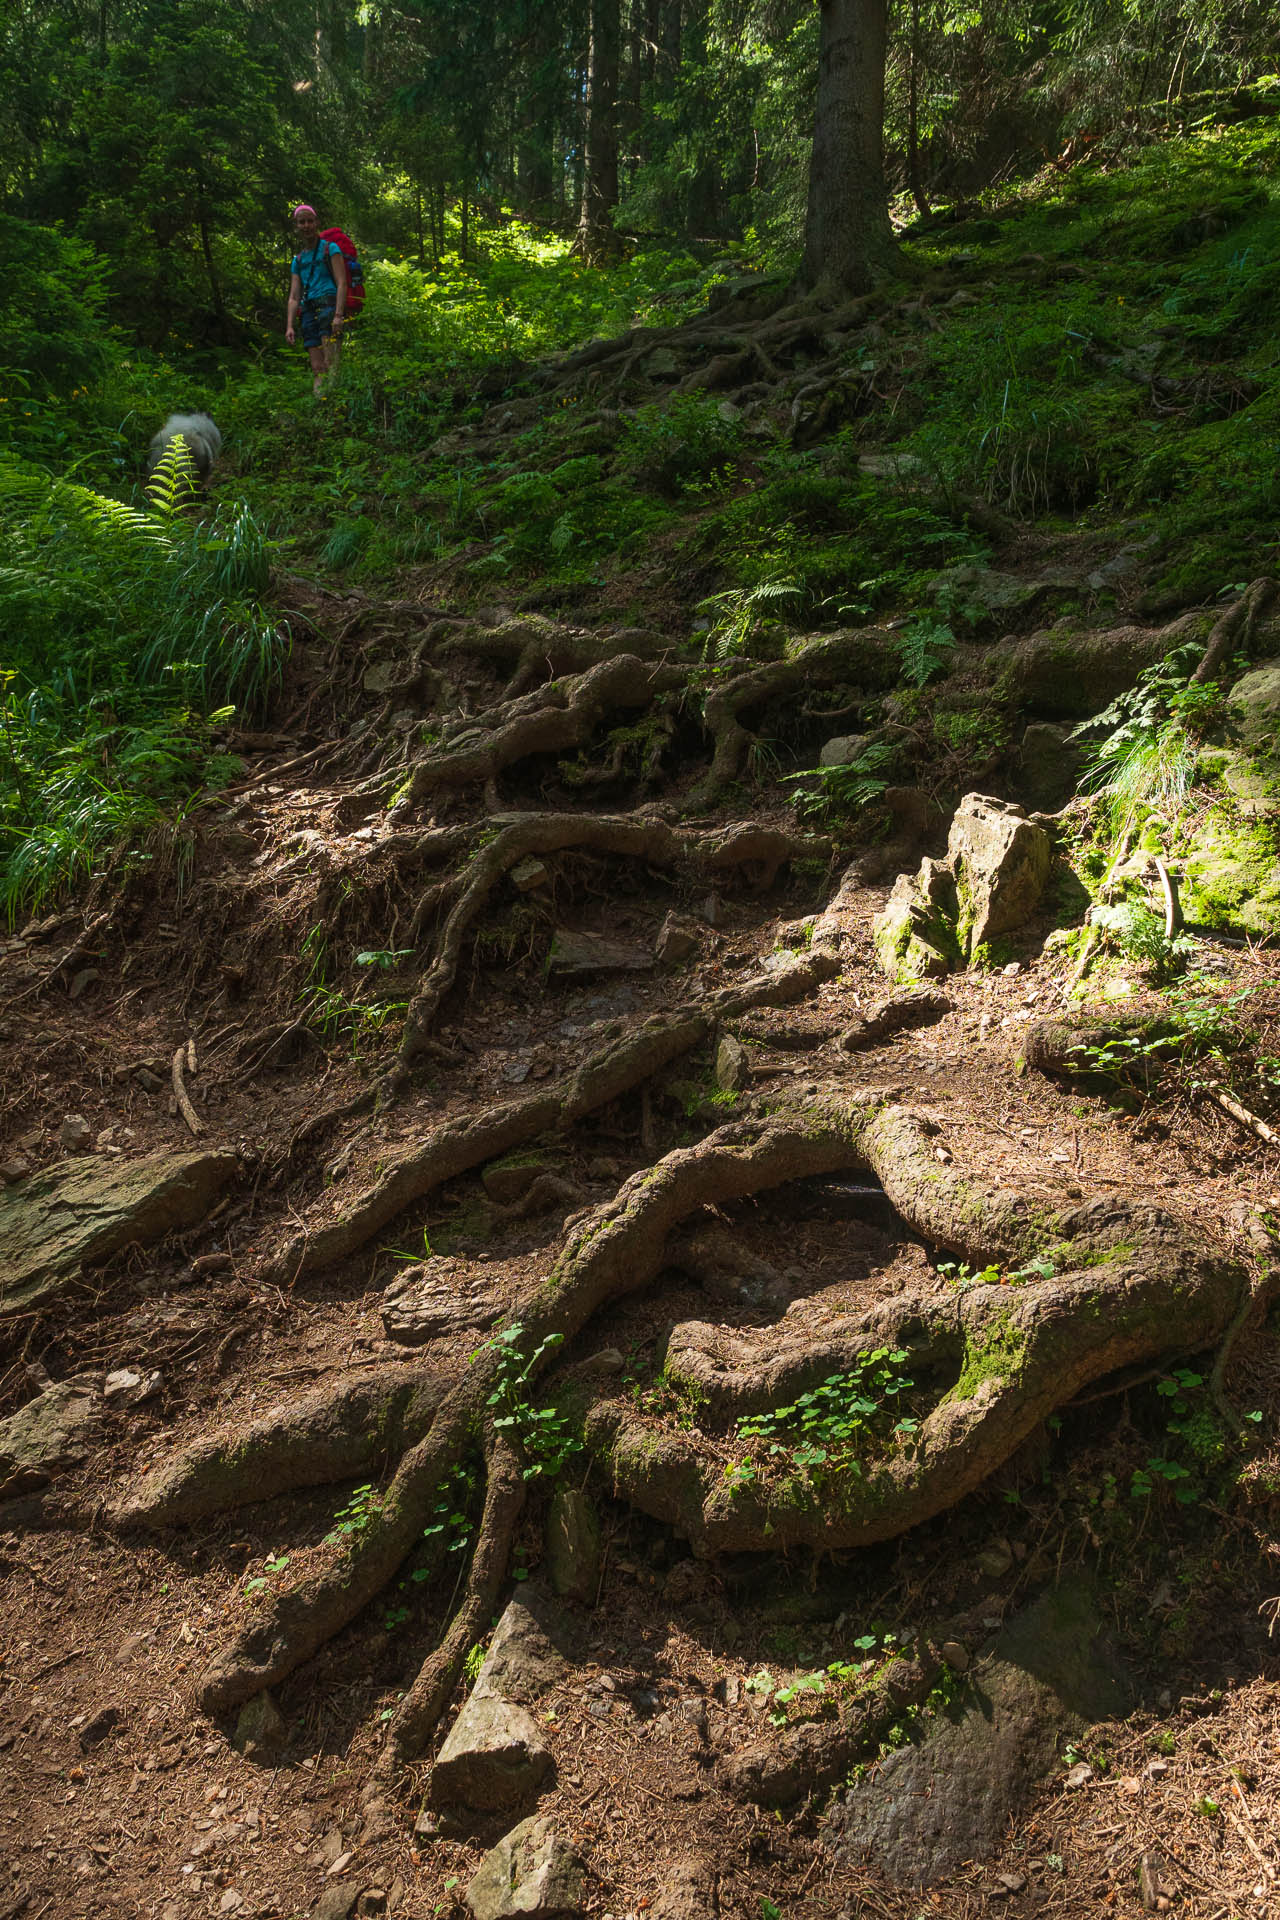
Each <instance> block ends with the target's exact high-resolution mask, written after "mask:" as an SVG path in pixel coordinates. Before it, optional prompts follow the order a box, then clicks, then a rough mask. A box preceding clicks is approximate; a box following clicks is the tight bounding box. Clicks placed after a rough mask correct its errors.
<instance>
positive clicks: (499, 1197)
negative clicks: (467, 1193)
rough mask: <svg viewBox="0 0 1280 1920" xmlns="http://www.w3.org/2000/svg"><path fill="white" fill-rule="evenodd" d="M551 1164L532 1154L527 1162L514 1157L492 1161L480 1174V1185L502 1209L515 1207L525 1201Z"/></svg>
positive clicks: (545, 1159)
mask: <svg viewBox="0 0 1280 1920" xmlns="http://www.w3.org/2000/svg"><path fill="white" fill-rule="evenodd" d="M550 1165H551V1162H550V1160H548V1159H547V1158H546V1156H545V1155H543V1154H536V1153H535V1154H532V1155H530V1157H529V1158H528V1159H527V1160H522V1159H519V1158H517V1157H515V1156H514V1155H513V1156H512V1157H511V1158H509V1159H506V1160H491V1161H490V1162H489V1165H488V1166H487V1167H483V1168H482V1169H481V1172H480V1184H481V1186H482V1187H483V1188H484V1190H485V1192H486V1193H487V1194H488V1196H489V1198H490V1199H491V1200H493V1201H495V1202H496V1204H497V1205H498V1206H500V1207H510V1206H514V1204H515V1202H516V1201H517V1200H523V1199H524V1196H525V1195H526V1193H528V1191H529V1189H530V1187H531V1186H532V1185H533V1183H534V1181H535V1180H536V1179H537V1177H538V1175H539V1174H540V1173H545V1172H546V1171H547V1170H548V1168H549V1167H550Z"/></svg>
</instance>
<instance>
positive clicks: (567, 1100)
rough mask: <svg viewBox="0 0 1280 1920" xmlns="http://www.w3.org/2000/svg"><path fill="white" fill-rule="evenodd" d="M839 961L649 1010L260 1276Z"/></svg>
mask: <svg viewBox="0 0 1280 1920" xmlns="http://www.w3.org/2000/svg"><path fill="white" fill-rule="evenodd" d="M839 969H840V963H839V961H838V960H837V959H836V958H835V956H834V955H833V954H831V953H828V952H824V951H822V950H819V949H811V950H810V952H808V953H806V954H804V955H802V956H800V957H791V958H788V959H787V960H786V961H785V962H784V963H783V964H782V965H780V966H778V967H776V968H773V969H771V970H770V971H768V972H766V973H762V974H759V975H756V976H753V977H752V978H751V979H750V980H748V981H744V982H743V983H741V984H740V985H738V986H735V987H730V988H725V989H723V990H722V991H721V992H719V993H715V994H709V995H706V996H704V997H703V998H702V999H701V1000H699V1001H698V1002H697V1003H696V1004H695V1005H694V1006H693V1007H691V1008H684V1009H676V1010H675V1011H674V1012H671V1013H667V1014H655V1015H653V1016H652V1017H651V1018H650V1019H648V1020H646V1021H644V1022H643V1024H642V1025H641V1026H639V1027H637V1028H635V1029H634V1030H633V1031H632V1032H630V1033H627V1034H624V1035H623V1036H622V1037H621V1038H620V1039H613V1040H610V1041H608V1042H607V1043H606V1044H605V1045H604V1046H603V1047H600V1048H598V1049H597V1051H596V1052H595V1053H592V1054H588V1056H587V1057H586V1059H585V1060H584V1061H583V1062H582V1063H581V1065H580V1066H579V1067H578V1068H577V1069H576V1070H575V1071H574V1072H573V1073H572V1074H570V1075H569V1076H568V1077H567V1078H566V1079H564V1080H561V1081H559V1082H558V1083H557V1084H556V1085H555V1086H553V1087H548V1088H546V1089H545V1090H543V1091H540V1092H538V1093H532V1094H526V1095H525V1096H524V1097H523V1098H521V1099H518V1100H513V1101H510V1102H509V1103H508V1104H507V1105H505V1106H501V1107H490V1108H489V1109H488V1110H487V1112H486V1113H485V1114H484V1115H483V1116H482V1117H480V1118H478V1119H471V1120H466V1121H462V1122H460V1123H458V1124H455V1125H452V1126H447V1127H441V1128H438V1129H437V1130H436V1131H434V1132H433V1133H430V1134H428V1136H427V1138H426V1140H425V1141H424V1142H423V1143H422V1145H421V1146H420V1147H418V1148H417V1149H416V1150H415V1151H414V1152H413V1153H411V1154H409V1155H407V1156H406V1158H405V1159H403V1160H401V1161H399V1162H398V1163H397V1164H396V1165H395V1166H393V1167H392V1168H390V1169H389V1171H388V1172H386V1173H384V1174H383V1175H382V1177H381V1178H380V1179H379V1180H378V1182H377V1183H376V1185H375V1186H373V1187H371V1188H370V1189H369V1190H368V1191H367V1192H365V1193H363V1194H361V1195H360V1197H359V1198H358V1199H357V1200H356V1201H355V1202H354V1204H353V1205H352V1206H350V1207H349V1208H348V1209H347V1210H346V1211H345V1212H344V1213H343V1214H341V1215H340V1216H339V1218H338V1219H337V1220H335V1221H332V1222H330V1223H328V1224H326V1225H325V1226H322V1227H318V1228H316V1229H314V1230H313V1231H311V1232H307V1233H303V1234H301V1235H299V1236H297V1237H295V1238H294V1239H292V1240H290V1241H289V1243H288V1244H287V1245H286V1246H285V1247H284V1248H283V1249H282V1250H281V1251H280V1253H279V1254H277V1255H276V1256H275V1258H274V1259H273V1260H271V1262H270V1263H269V1265H268V1266H267V1267H266V1269H265V1277H266V1278H267V1279H269V1280H273V1281H275V1282H276V1283H277V1284H280V1285H287V1284H288V1283H289V1282H291V1281H293V1280H296V1279H299V1278H300V1277H301V1276H302V1275H304V1274H309V1273H318V1272H322V1271H324V1269H325V1268H327V1267H332V1266H336V1265H337V1264H338V1262H339V1261H341V1260H345V1259H347V1258H348V1256H349V1255H350V1254H352V1253H355V1252H356V1251H357V1250H358V1249H359V1248H361V1247H362V1246H364V1245H365V1244H366V1242H368V1241H369V1240H371V1239H372V1238H373V1236H374V1234H376V1233H380V1232H381V1231H382V1229H383V1228H384V1227H386V1226H388V1225H389V1224H390V1222H391V1221H392V1220H394V1219H395V1217H396V1216H397V1214H400V1213H403V1212H404V1211H405V1209H406V1208H407V1207H411V1206H413V1205H414V1204H415V1203H416V1202H418V1201H420V1200H423V1199H425V1198H426V1196H427V1195H428V1194H429V1193H432V1192H434V1191H435V1189H436V1188H437V1187H440V1186H443V1185H444V1183H445V1181H446V1180H453V1179H456V1177H457V1176H458V1175H459V1174H461V1173H469V1172H470V1171H471V1169H472V1168H474V1167H479V1166H483V1165H484V1164H485V1162H486V1161H488V1160H497V1159H500V1158H501V1157H502V1155H503V1154H504V1153H510V1152H511V1150H512V1149H513V1148H514V1147H519V1146H523V1145H524V1144H525V1143H526V1142H527V1141H529V1140H536V1139H537V1138H538V1136H539V1135H540V1134H543V1133H548V1132H552V1131H554V1130H556V1129H557V1128H560V1127H567V1126H573V1125H574V1124H575V1123H576V1122H577V1121H579V1120H582V1119H585V1117H586V1115H587V1114H589V1113H593V1112H595V1111H596V1110H597V1109H598V1108H600V1107H603V1106H607V1105H608V1104H609V1103H610V1102H611V1101H613V1100H617V1099H620V1098H621V1096H622V1095H623V1094H625V1093H630V1092H631V1091H632V1090H633V1089H634V1088H635V1087H637V1086H639V1085H641V1084H642V1083H643V1082H644V1081H646V1080H648V1079H650V1078H651V1077H652V1076H653V1075H654V1074H656V1073H660V1072H661V1071H662V1069H663V1068H664V1067H668V1066H670V1065H671V1064H672V1062H673V1061H675V1060H678V1059H680V1058H681V1057H682V1055H684V1054H686V1053H690V1052H692V1050H693V1049H694V1048H695V1047H697V1046H701V1045H702V1043H703V1042H704V1041H705V1040H706V1039H707V1038H708V1037H709V1036H710V1034H711V1033H712V1031H713V1030H714V1028H715V1026H716V1024H717V1023H718V1022H719V1021H722V1020H733V1019H736V1018H737V1017H738V1016H739V1015H740V1014H743V1013H746V1012H748V1011H750V1010H751V1009H753V1008H755V1007H761V1006H787V1005H790V1004H792V1003H793V1002H795V1001H796V1000H802V999H804V998H805V996H806V995H807V994H809V993H811V992H813V990H814V988H815V987H817V986H819V985H821V983H822V982H823V981H824V980H830V979H832V978H833V977H834V976H835V975H836V974H837V973H838V972H839Z"/></svg>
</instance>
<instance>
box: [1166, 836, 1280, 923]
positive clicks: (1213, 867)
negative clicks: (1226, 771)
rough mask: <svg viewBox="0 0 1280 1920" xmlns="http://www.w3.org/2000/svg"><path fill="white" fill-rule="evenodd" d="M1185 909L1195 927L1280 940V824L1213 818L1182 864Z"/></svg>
mask: <svg viewBox="0 0 1280 1920" xmlns="http://www.w3.org/2000/svg"><path fill="white" fill-rule="evenodd" d="M1182 909H1183V913H1184V915H1185V917H1186V919H1187V920H1188V921H1189V922H1190V923H1191V924H1192V925H1193V926H1202V927H1239V928H1240V929H1241V930H1242V931H1243V932H1245V933H1249V934H1254V935H1260V936H1262V937H1263V938H1272V939H1273V938H1275V937H1277V936H1278V935H1280V822H1277V821H1276V820H1270V819H1267V820H1249V819H1238V818H1232V817H1230V816H1228V815H1227V814H1226V813H1220V812H1215V813H1211V814H1210V815H1209V816H1208V817H1207V819H1205V820H1204V821H1203V823H1202V824H1201V825H1200V826H1199V827H1198V828H1197V829H1196V832H1195V836H1194V838H1193V840H1192V842H1191V845H1190V847H1189V848H1188V850H1187V852H1186V855H1185V856H1184V859H1183V866H1182Z"/></svg>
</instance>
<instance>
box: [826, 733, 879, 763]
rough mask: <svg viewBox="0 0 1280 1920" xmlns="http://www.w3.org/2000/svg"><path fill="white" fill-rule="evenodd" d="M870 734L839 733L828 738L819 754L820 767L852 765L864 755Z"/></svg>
mask: <svg viewBox="0 0 1280 1920" xmlns="http://www.w3.org/2000/svg"><path fill="white" fill-rule="evenodd" d="M869 738H870V735H868V734H865V733H838V734H836V736H835V737H834V739H831V740H828V741H826V742H825V744H824V745H823V747H822V750H821V752H820V753H819V755H818V765H819V766H820V767H850V766H852V765H853V763H854V761H855V760H859V759H861V757H862V753H863V750H864V749H865V747H866V745H867V742H868V740H869Z"/></svg>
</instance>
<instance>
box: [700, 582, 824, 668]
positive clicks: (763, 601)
mask: <svg viewBox="0 0 1280 1920" xmlns="http://www.w3.org/2000/svg"><path fill="white" fill-rule="evenodd" d="M799 592H800V589H799V587H798V586H797V585H796V583H795V581H794V580H761V581H759V582H757V584H756V585H755V586H754V587H729V588H726V590H725V591H724V592H723V593H712V594H708V596H707V598H706V599H705V600H700V601H699V602H698V612H699V613H700V614H702V615H703V616H704V618H705V619H706V621H707V631H706V635H705V637H704V639H703V643H702V658H703V659H704V660H728V659H730V658H732V657H733V656H734V655H736V654H742V653H747V652H749V651H750V643H751V641H752V639H753V638H754V637H755V635H756V634H757V633H758V632H759V631H760V629H761V627H762V626H763V624H764V622H763V618H762V615H761V612H760V609H761V608H762V607H776V605H777V604H778V603H779V602H780V601H783V600H790V599H794V598H795V597H796V595H797V594H798V593H799Z"/></svg>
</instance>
